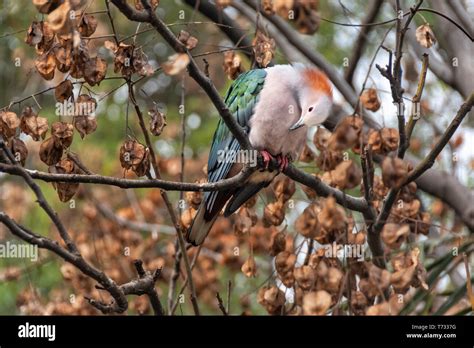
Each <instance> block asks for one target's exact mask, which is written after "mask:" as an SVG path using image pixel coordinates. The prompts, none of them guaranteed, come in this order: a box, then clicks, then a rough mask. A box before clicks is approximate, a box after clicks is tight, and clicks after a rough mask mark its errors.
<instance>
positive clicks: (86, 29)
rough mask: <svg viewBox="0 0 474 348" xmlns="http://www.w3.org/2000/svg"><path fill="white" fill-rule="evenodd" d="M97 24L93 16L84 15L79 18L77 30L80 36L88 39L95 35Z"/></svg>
mask: <svg viewBox="0 0 474 348" xmlns="http://www.w3.org/2000/svg"><path fill="white" fill-rule="evenodd" d="M97 24H98V22H97V19H96V18H95V17H94V16H93V15H84V16H81V19H80V22H79V26H78V28H77V29H78V31H79V33H80V34H81V35H82V36H85V37H88V36H91V35H92V34H94V33H95V30H96V29H97Z"/></svg>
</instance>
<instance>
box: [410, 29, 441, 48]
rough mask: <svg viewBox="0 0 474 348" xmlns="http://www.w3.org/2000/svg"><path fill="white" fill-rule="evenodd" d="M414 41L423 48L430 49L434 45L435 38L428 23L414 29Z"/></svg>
mask: <svg viewBox="0 0 474 348" xmlns="http://www.w3.org/2000/svg"><path fill="white" fill-rule="evenodd" d="M415 36H416V41H418V42H419V44H420V45H421V46H423V47H426V48H430V47H431V46H433V45H434V44H435V43H436V38H435V36H434V33H433V30H431V26H430V25H429V24H428V23H425V24H423V25H420V26H419V27H418V28H416V32H415Z"/></svg>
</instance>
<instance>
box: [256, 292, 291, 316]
mask: <svg viewBox="0 0 474 348" xmlns="http://www.w3.org/2000/svg"><path fill="white" fill-rule="evenodd" d="M257 301H258V303H259V304H260V305H262V306H263V307H265V309H266V310H267V311H268V313H270V314H277V313H279V312H280V311H281V307H282V306H283V305H284V304H285V294H284V293H283V291H281V290H280V289H278V288H277V287H276V286H275V285H272V286H264V287H261V288H260V290H259V291H258V295H257Z"/></svg>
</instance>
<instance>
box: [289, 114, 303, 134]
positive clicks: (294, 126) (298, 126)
mask: <svg viewBox="0 0 474 348" xmlns="http://www.w3.org/2000/svg"><path fill="white" fill-rule="evenodd" d="M303 126H304V121H303V117H301V118H300V119H299V120H298V121H297V122H296V123H295V124H294V125H292V126H291V127H290V131H292V130H295V129H298V128H300V127H303Z"/></svg>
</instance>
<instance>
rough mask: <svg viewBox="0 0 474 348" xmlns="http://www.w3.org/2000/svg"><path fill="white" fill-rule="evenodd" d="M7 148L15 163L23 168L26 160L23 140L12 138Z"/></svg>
mask: <svg viewBox="0 0 474 348" xmlns="http://www.w3.org/2000/svg"><path fill="white" fill-rule="evenodd" d="M8 147H9V148H10V151H11V153H12V154H13V157H14V158H15V161H16V162H18V163H21V165H22V166H23V167H24V166H25V162H26V158H27V157H28V149H27V147H26V144H25V143H24V142H23V140H20V139H18V138H12V139H10V141H9V142H8Z"/></svg>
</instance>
